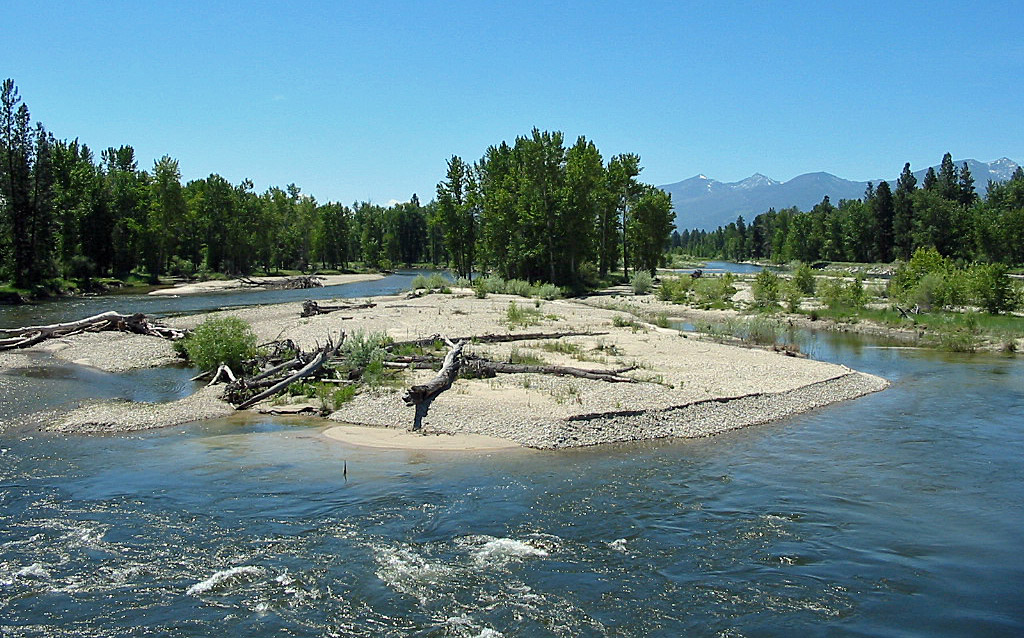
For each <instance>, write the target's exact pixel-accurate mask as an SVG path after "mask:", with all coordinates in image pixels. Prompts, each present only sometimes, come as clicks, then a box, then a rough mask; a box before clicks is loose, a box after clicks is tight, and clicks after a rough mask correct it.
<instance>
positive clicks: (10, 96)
mask: <svg viewBox="0 0 1024 638" xmlns="http://www.w3.org/2000/svg"><path fill="white" fill-rule="evenodd" d="M0 98H2V104H0V281H10V282H12V283H13V284H14V285H15V286H16V287H18V288H23V289H30V288H33V287H38V286H41V285H51V286H54V287H59V284H60V280H62V279H64V280H68V279H77V280H88V279H90V278H92V277H100V276H112V277H118V278H125V277H127V276H129V275H131V274H132V273H142V274H144V275H146V276H148V277H149V278H150V279H156V278H157V277H159V276H161V275H164V274H168V273H170V274H176V275H193V274H195V273H196V272H197V271H200V270H205V271H209V272H223V273H230V274H249V273H252V272H255V271H257V270H263V271H265V272H271V271H275V270H279V269H308V268H312V267H314V266H316V265H319V266H320V267H322V268H345V267H347V266H348V264H349V263H350V262H352V261H359V262H361V263H363V264H365V265H366V266H368V267H371V268H377V267H389V266H390V265H391V264H399V263H406V264H411V263H417V262H421V261H424V260H431V261H433V262H434V263H440V262H442V261H443V260H444V258H445V255H444V254H443V252H441V249H440V247H441V245H442V241H441V240H440V237H441V232H440V229H439V228H437V227H436V223H435V222H436V220H435V217H436V215H435V213H434V209H435V208H436V207H435V206H434V205H433V204H428V205H426V206H423V205H421V204H420V202H419V200H418V199H417V197H416V196H415V195H413V197H412V199H411V201H409V202H406V203H402V204H396V205H394V206H390V207H383V206H378V205H375V204H370V203H367V202H357V203H356V204H354V205H353V206H351V207H350V206H346V205H343V204H339V203H335V202H327V203H323V204H321V203H318V202H317V201H316V199H314V198H313V197H311V196H309V195H306V194H304V193H302V192H301V190H300V189H299V188H298V187H297V186H295V185H294V184H291V185H289V186H287V187H286V188H284V189H282V188H278V187H272V188H269V189H267V190H266V191H264V192H262V193H258V192H256V191H255V189H254V186H253V183H252V182H251V181H249V180H243V181H242V182H241V183H239V184H231V183H230V182H228V181H227V180H226V179H224V178H223V177H221V176H220V175H216V174H213V175H210V176H209V177H207V178H205V179H198V180H192V181H189V182H188V183H187V184H185V185H182V183H181V172H180V170H179V168H178V162H177V161H176V160H174V159H172V158H170V157H168V156H164V157H162V158H160V159H158V160H156V161H155V162H154V163H153V167H152V168H151V169H150V170H148V171H147V170H141V169H140V168H139V166H138V160H137V159H136V157H135V151H134V149H133V148H132V147H131V146H127V145H126V146H120V147H116V148H108V149H106V150H103V151H102V152H101V153H100V155H99V158H97V157H96V155H95V154H94V153H93V151H92V150H91V149H90V148H89V147H88V146H86V145H85V144H81V143H79V142H78V140H73V141H66V140H58V139H56V138H54V136H53V135H52V134H51V133H50V132H48V131H47V130H46V128H45V127H44V126H43V125H42V124H41V123H37V124H35V125H32V124H31V122H30V117H29V111H28V107H27V106H26V105H25V104H24V103H23V102H22V101H21V98H20V96H19V95H18V90H17V88H16V87H15V85H14V82H13V81H12V80H7V81H5V82H4V83H3V88H2V95H0Z"/></svg>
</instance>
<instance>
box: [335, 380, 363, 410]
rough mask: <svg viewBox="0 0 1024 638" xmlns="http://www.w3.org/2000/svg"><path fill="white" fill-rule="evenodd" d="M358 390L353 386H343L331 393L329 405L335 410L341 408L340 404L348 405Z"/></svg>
mask: <svg viewBox="0 0 1024 638" xmlns="http://www.w3.org/2000/svg"><path fill="white" fill-rule="evenodd" d="M357 393H358V390H357V388H356V386H354V385H343V386H341V387H339V388H337V389H336V390H334V391H333V392H331V394H330V397H331V403H332V404H333V407H334V409H335V410H337V409H338V408H339V407H341V405H342V404H344V403H348V402H349V401H351V400H352V399H354V398H356V394H357Z"/></svg>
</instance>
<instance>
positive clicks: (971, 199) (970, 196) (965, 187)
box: [957, 162, 978, 208]
mask: <svg viewBox="0 0 1024 638" xmlns="http://www.w3.org/2000/svg"><path fill="white" fill-rule="evenodd" d="M957 191H958V192H957V200H958V201H959V202H960V203H961V204H963V205H964V206H965V207H966V208H970V207H971V206H974V204H975V203H976V202H977V201H978V194H977V193H976V192H974V176H973V175H971V169H970V167H969V166H967V162H964V165H963V167H961V168H960V183H959V188H958V189H957Z"/></svg>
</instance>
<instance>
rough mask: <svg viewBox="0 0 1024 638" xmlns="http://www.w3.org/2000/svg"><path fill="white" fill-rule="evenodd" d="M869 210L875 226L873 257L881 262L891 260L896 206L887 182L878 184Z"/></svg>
mask: <svg viewBox="0 0 1024 638" xmlns="http://www.w3.org/2000/svg"><path fill="white" fill-rule="evenodd" d="M871 212H872V213H873V215H874V226H875V247H874V256H875V259H877V260H878V261H881V262H889V261H892V252H893V237H894V229H893V224H894V220H895V217H896V207H895V202H894V200H893V196H892V191H891V190H889V182H885V181H883V182H881V183H880V184H879V185H878V189H877V190H876V191H875V198H874V199H873V200H872V202H871Z"/></svg>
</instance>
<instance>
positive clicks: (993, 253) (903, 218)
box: [672, 153, 1024, 265]
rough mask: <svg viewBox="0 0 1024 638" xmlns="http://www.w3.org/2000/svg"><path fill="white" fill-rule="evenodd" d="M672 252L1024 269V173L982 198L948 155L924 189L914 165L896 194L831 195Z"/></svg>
mask: <svg viewBox="0 0 1024 638" xmlns="http://www.w3.org/2000/svg"><path fill="white" fill-rule="evenodd" d="M672 245H673V247H674V248H676V249H679V250H681V251H682V252H685V253H689V254H692V255H695V256H700V257H722V258H726V259H734V260H744V259H767V260H771V261H774V262H778V263H788V262H791V261H801V262H804V263H813V262H816V261H846V262H884V263H888V262H891V261H893V260H897V259H898V260H902V261H907V260H908V259H910V257H911V256H912V255H913V254H914V252H915V251H916V250H917V249H918V248H934V249H935V250H937V251H938V252H939V253H940V254H941V255H942V256H944V257H947V258H950V259H953V260H958V261H963V262H968V261H978V262H987V263H1002V264H1011V265H1012V264H1018V265H1020V264H1024V170H1022V169H1020V168H1018V169H1017V171H1016V172H1015V173H1014V174H1013V176H1012V177H1011V179H1009V180H1008V181H1006V182H997V183H989V184H988V189H987V193H986V195H985V196H984V197H981V196H979V195H978V193H977V190H976V188H975V184H974V177H973V176H972V175H971V171H970V169H969V168H968V166H967V164H966V163H964V164H963V166H961V167H957V166H956V165H955V163H954V162H953V159H952V155H950V154H949V153H946V155H945V156H944V157H943V158H942V162H941V164H940V166H939V170H938V171H935V170H934V169H932V168H930V169H928V172H927V173H926V175H925V177H924V179H923V180H922V182H921V184H920V185H919V184H918V183H917V178H916V177H915V176H914V175H913V173H911V170H910V164H909V163H908V164H905V165H904V167H903V172H902V174H901V175H900V177H899V179H897V180H896V187H895V189H893V188H892V187H890V185H889V183H888V182H885V181H883V182H880V183H879V184H878V185H877V186H874V185H872V184H869V185H868V189H867V192H865V193H864V197H862V198H860V199H854V200H842V201H840V202H839V205H838V206H836V205H833V204H832V203H831V202H830V201H829V198H828V197H827V196H826V197H825V198H824V199H823V200H822V201H821V203H819V204H817V205H815V206H814V207H813V208H812V209H811V210H810V211H806V212H804V211H800V210H797V209H796V208H788V209H783V210H780V211H776V210H774V209H773V210H769V211H768V212H766V213H762V214H760V215H758V216H757V217H755V218H754V221H753V222H752V223H750V224H747V223H746V222H745V220H744V219H743V218H742V217H739V218H738V219H737V220H736V221H735V222H733V223H730V224H729V225H728V226H725V227H719V228H718V229H716V230H714V231H704V230H690V231H684V232H682V233H678V232H676V233H674V234H673V237H672Z"/></svg>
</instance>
